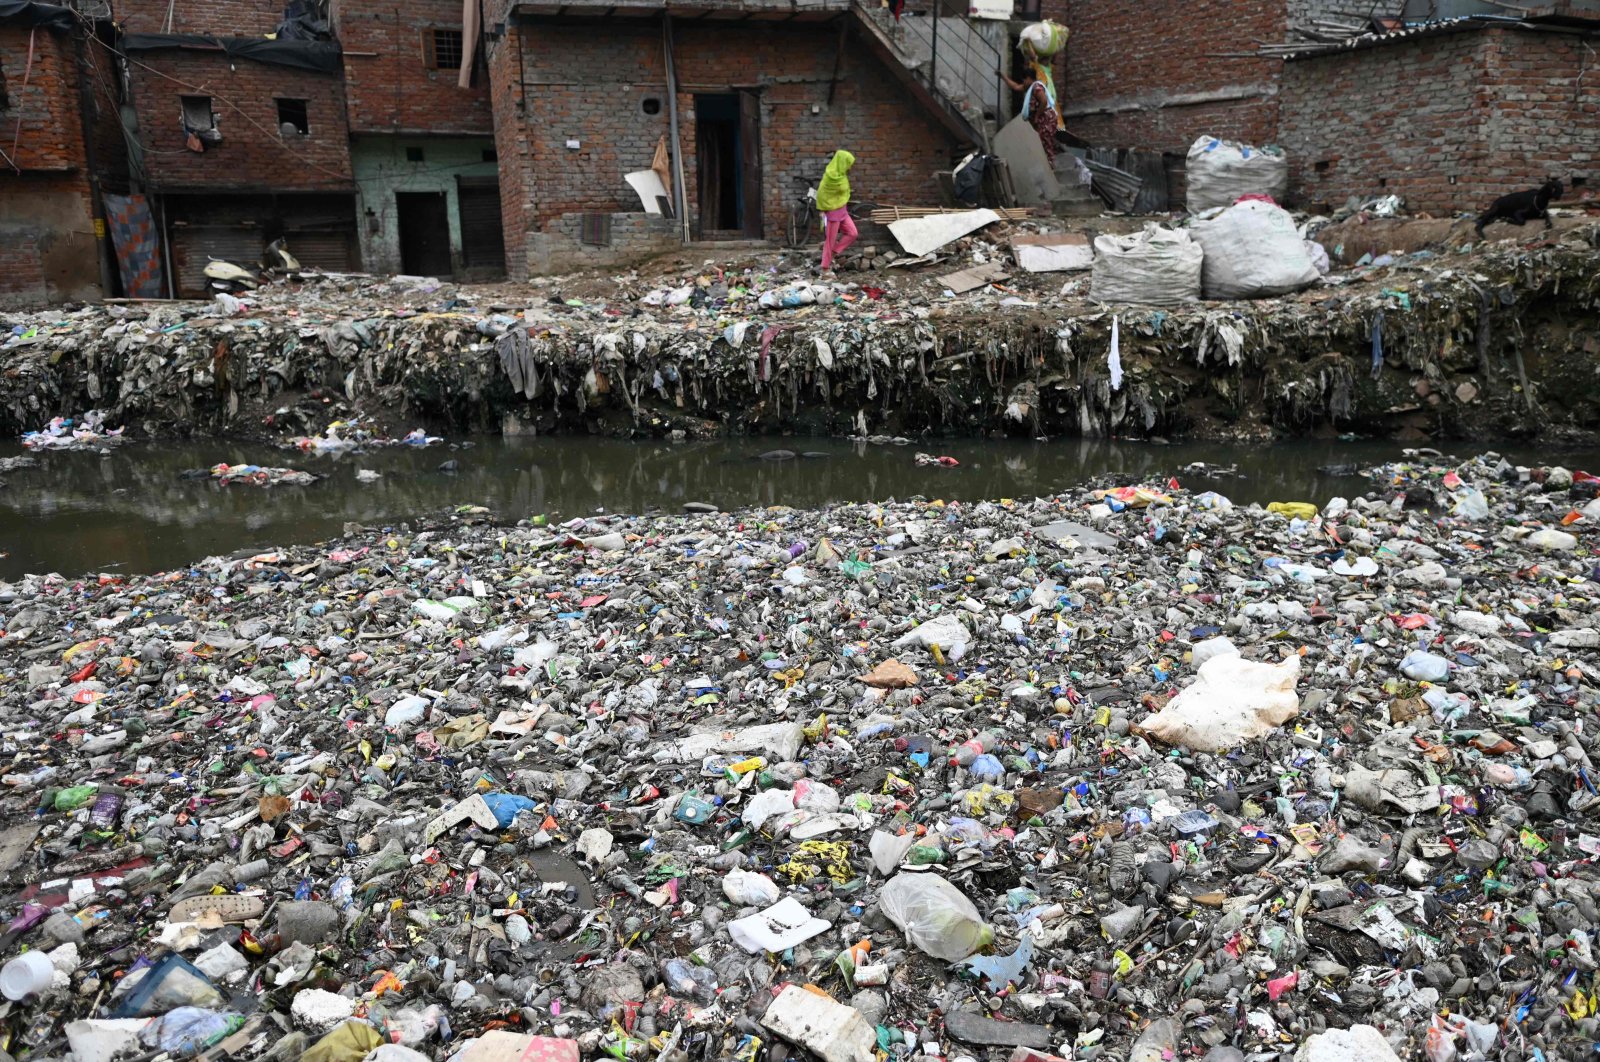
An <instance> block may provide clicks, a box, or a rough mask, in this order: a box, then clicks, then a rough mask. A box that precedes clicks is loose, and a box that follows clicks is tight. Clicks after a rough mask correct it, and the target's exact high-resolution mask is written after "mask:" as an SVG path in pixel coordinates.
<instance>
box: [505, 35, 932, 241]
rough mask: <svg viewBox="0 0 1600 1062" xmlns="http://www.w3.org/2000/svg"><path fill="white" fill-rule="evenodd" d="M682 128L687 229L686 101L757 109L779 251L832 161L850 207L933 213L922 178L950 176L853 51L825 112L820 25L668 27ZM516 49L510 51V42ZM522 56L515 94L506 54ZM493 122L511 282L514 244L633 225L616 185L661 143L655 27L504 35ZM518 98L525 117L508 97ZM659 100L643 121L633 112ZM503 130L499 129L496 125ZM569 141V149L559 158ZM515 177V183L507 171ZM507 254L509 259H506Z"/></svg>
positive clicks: (692, 158)
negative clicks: (745, 93) (581, 223)
mask: <svg viewBox="0 0 1600 1062" xmlns="http://www.w3.org/2000/svg"><path fill="white" fill-rule="evenodd" d="M675 35H676V62H677V77H678V82H679V89H680V92H679V99H678V106H679V123H680V129H681V138H682V143H683V151H684V174H685V181H686V183H687V184H688V195H689V199H690V217H691V219H693V218H695V217H696V216H697V215H698V208H699V203H698V194H697V187H696V186H697V181H696V173H697V170H696V164H697V158H696V150H695V143H696V128H695V116H694V112H695V107H694V96H695V94H696V93H702V92H703V93H718V92H727V91H729V90H730V88H732V87H752V88H758V89H759V91H760V100H761V159H762V184H761V216H762V222H763V227H764V235H765V236H766V237H767V238H776V237H779V236H780V235H781V234H782V232H783V228H784V224H785V219H786V217H787V213H788V207H789V204H790V202H791V201H792V200H793V197H794V195H795V194H796V191H797V185H796V182H795V181H794V180H793V179H792V177H793V176H794V175H796V174H802V173H811V174H813V175H815V174H820V172H821V170H822V167H823V166H825V165H826V163H827V160H828V158H829V157H830V155H831V154H832V152H833V151H834V149H835V148H840V147H846V148H849V149H850V150H851V151H852V152H854V153H855V155H856V160H857V161H856V167H855V170H854V172H853V173H852V175H851V183H852V185H853V186H854V188H855V194H856V197H857V198H858V199H863V200H869V201H874V202H882V203H904V204H926V203H931V202H934V201H936V198H937V193H936V190H935V185H934V182H933V179H932V177H931V174H932V173H933V171H934V170H936V169H938V168H940V167H944V166H948V165H949V164H950V151H951V149H952V144H951V142H950V139H949V137H948V136H947V134H946V133H945V132H944V130H943V128H942V127H941V126H939V125H938V124H937V123H936V122H935V121H934V120H933V119H932V118H931V117H929V116H928V115H927V114H926V112H925V111H924V110H923V109H922V108H921V106H920V105H919V104H917V103H916V102H915V101H914V100H913V99H912V97H911V96H910V95H909V94H908V93H907V92H906V91H905V89H904V88H903V87H902V86H901V85H900V83H899V82H898V81H897V80H895V78H894V76H893V74H892V73H891V72H890V71H888V70H887V69H885V68H884V67H883V66H882V65H881V64H880V63H879V62H878V61H877V60H876V59H874V58H873V57H872V56H871V55H870V54H869V53H868V52H867V51H866V49H865V47H864V46H862V45H861V44H859V43H857V42H856V41H855V40H854V39H851V41H850V42H849V43H848V45H847V47H846V49H845V52H844V63H843V67H842V69H841V73H840V77H839V81H838V85H837V89H836V91H835V95H834V101H833V103H832V104H831V105H830V104H829V103H828V86H829V80H830V77H831V75H832V72H833V66H834V55H835V48H836V43H837V41H838V30H837V27H836V26H834V25H830V24H826V23H822V24H812V23H799V22H790V23H784V24H782V25H778V24H774V23H768V22H752V23H739V24H737V25H709V24H693V23H687V22H680V23H677V24H676V25H675ZM519 38H520V40H519ZM519 44H520V47H521V64H520V68H521V75H522V76H521V84H519V85H517V86H512V85H510V83H509V82H510V80H511V79H515V78H517V74H518V65H517V63H516V54H517V49H518V46H519ZM494 69H495V70H496V79H497V80H496V89H495V91H496V110H497V114H496V120H497V141H498V143H499V151H500V160H501V172H502V178H501V180H502V185H501V188H502V198H503V199H504V200H505V203H506V227H507V257H508V259H509V262H510V265H511V268H512V270H513V273H515V272H516V271H517V270H518V269H519V266H520V264H521V263H522V262H526V261H529V260H530V259H531V258H533V257H534V255H532V254H531V253H530V252H529V250H528V248H527V246H526V241H525V240H524V239H523V238H522V237H521V236H520V235H519V233H518V230H519V228H520V229H522V230H524V231H538V230H543V229H545V228H547V226H548V225H549V223H550V222H552V221H553V220H554V219H556V218H558V217H560V216H562V215H567V214H574V213H579V212H602V213H613V212H618V211H624V212H637V211H638V210H639V202H638V198H637V197H636V196H635V195H634V194H633V192H632V191H631V190H630V189H629V188H628V186H627V184H626V183H625V182H624V181H623V179H622V178H623V174H625V173H628V172H631V171H633V170H638V169H646V168H648V167H649V165H650V159H651V156H652V154H653V153H654V151H655V147H656V143H657V140H658V139H659V138H660V137H661V136H662V135H664V134H666V133H667V132H668V127H669V123H668V108H667V106H666V100H665V96H664V93H665V88H666V74H665V65H664V61H663V57H662V48H661V27H660V24H659V23H658V22H655V21H654V20H652V21H651V23H649V24H648V25H642V26H641V25H634V24H632V23H624V22H621V21H617V22H613V23H608V24H606V25H605V26H604V27H603V29H602V28H600V27H597V26H596V25H594V24H589V25H585V24H573V23H553V22H546V23H537V24H525V25H523V26H521V27H520V29H519V28H517V27H513V28H512V29H510V30H508V39H507V41H505V42H502V44H501V45H500V46H499V48H497V54H496V56H495V68H494ZM524 86H525V90H526V92H527V99H526V101H525V108H524V111H523V112H522V113H520V114H519V113H518V112H517V111H516V110H515V100H514V99H511V98H506V99H505V101H504V104H509V106H506V105H504V104H502V98H503V97H508V96H514V95H515V94H516V93H517V92H520V91H522V90H523V89H524ZM647 98H649V99H654V100H659V101H660V102H661V104H662V105H661V107H660V110H659V112H658V113H655V114H649V113H646V111H645V110H644V108H643V104H644V101H645V100H646V99H647ZM508 117H509V118H511V119H512V120H511V121H509V122H508V121H507V118H508ZM569 139H575V140H577V141H578V142H579V144H580V147H579V148H578V149H576V150H573V149H569V148H568V147H566V142H567V141H568V140H569ZM513 170H518V171H520V172H519V173H516V174H513V173H512V172H511V171H513ZM514 247H515V249H514Z"/></svg>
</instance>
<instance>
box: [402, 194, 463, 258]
mask: <svg viewBox="0 0 1600 1062" xmlns="http://www.w3.org/2000/svg"><path fill="white" fill-rule="evenodd" d="M394 209H395V217H396V218H397V219H398V220H399V222H400V269H401V271H402V272H404V273H406V274H407V275H409V276H414V277H447V276H449V275H450V211H449V207H448V204H447V203H446V202H445V198H444V193H443V192H396V193H395V194H394Z"/></svg>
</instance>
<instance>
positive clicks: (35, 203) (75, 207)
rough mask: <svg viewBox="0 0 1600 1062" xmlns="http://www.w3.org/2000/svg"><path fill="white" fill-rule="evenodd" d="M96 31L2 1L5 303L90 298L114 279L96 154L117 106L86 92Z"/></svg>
mask: <svg viewBox="0 0 1600 1062" xmlns="http://www.w3.org/2000/svg"><path fill="white" fill-rule="evenodd" d="M95 32H97V28H96V27H95V26H93V25H91V24H87V23H85V22H84V21H83V20H81V19H79V18H78V17H77V16H76V15H75V14H74V13H73V12H72V11H70V10H68V9H67V8H64V7H54V8H46V7H45V6H44V5H32V6H31V7H30V6H27V5H21V4H16V5H7V4H3V3H0V305H5V304H10V303H36V302H41V301H50V302H64V301H68V300H72V299H82V298H91V297H94V296H96V295H98V294H100V291H101V285H102V281H103V278H104V277H105V276H106V275H107V274H105V273H104V272H103V271H102V265H103V264H105V263H106V262H107V259H106V257H105V256H106V254H107V253H108V252H107V251H106V250H105V248H104V246H103V244H104V232H105V230H104V225H103V222H101V221H100V220H99V219H100V217H101V214H100V208H99V204H98V200H97V195H98V189H97V187H96V183H95V180H94V175H93V174H94V170H95V169H96V167H95V166H93V165H91V161H90V160H91V155H92V154H93V152H94V148H95V147H96V146H97V143H96V142H97V141H98V130H99V126H100V124H101V123H102V119H103V117H104V115H106V114H107V113H110V114H112V115H113V117H114V111H110V110H109V108H108V107H106V106H105V105H103V104H102V103H100V102H97V101H96V100H95V99H94V98H93V96H89V95H86V92H85V88H86V84H87V82H86V78H87V70H86V69H85V66H84V63H85V51H86V49H88V48H89V47H91V46H92V45H91V39H92V34H94V33H95ZM107 161H108V163H114V162H115V161H116V159H115V155H114V154H113V155H112V157H110V158H108V160H107ZM97 234H98V235H97Z"/></svg>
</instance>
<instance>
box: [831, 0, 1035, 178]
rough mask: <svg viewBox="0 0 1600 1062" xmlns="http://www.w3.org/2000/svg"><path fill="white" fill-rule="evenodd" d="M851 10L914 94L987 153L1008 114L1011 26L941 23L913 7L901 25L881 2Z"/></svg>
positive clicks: (962, 20) (868, 0)
mask: <svg viewBox="0 0 1600 1062" xmlns="http://www.w3.org/2000/svg"><path fill="white" fill-rule="evenodd" d="M933 2H934V3H937V2H939V0H933ZM850 8H851V12H852V14H853V15H854V17H855V19H856V23H857V25H858V26H859V27H860V28H861V29H862V31H863V36H864V37H865V39H866V41H867V43H868V45H869V46H871V47H872V48H873V50H874V51H876V52H878V54H879V56H880V57H881V58H883V59H884V60H885V61H886V62H887V63H888V64H889V66H890V68H891V69H893V70H895V72H896V73H897V74H898V75H899V76H900V77H901V80H902V81H904V82H905V83H906V85H907V87H909V88H911V90H912V92H913V94H915V95H917V96H919V97H920V98H922V99H923V100H924V102H926V103H928V104H929V105H930V106H931V107H932V108H933V109H934V111H935V114H936V116H937V117H939V118H940V120H941V121H942V122H943V123H944V124H945V125H946V126H947V127H948V128H949V129H950V130H951V131H952V132H954V133H956V134H958V135H959V136H962V137H964V138H966V139H967V140H968V141H970V142H971V143H972V144H973V145H975V146H979V147H983V148H985V149H987V148H988V146H989V143H990V141H991V139H992V138H993V136H994V132H995V130H996V129H997V128H998V124H997V120H998V119H999V117H1000V115H1001V113H1002V110H1001V108H1002V106H1003V102H1002V101H1003V98H1004V97H1003V96H1002V92H1003V90H1004V86H1003V84H1002V83H1001V81H1000V68H1001V66H1002V64H1003V62H1004V56H1005V52H1006V48H1007V46H1008V36H1007V27H1006V24H1005V23H1004V22H998V21H992V20H987V19H968V18H966V17H964V16H960V15H945V14H941V15H940V16H939V18H938V19H937V20H935V19H934V17H933V14H932V12H931V10H929V11H921V10H919V11H912V10H910V5H909V4H908V5H907V10H905V11H904V12H903V13H902V14H901V17H900V20H899V21H898V22H897V21H895V17H894V14H893V12H891V11H890V10H889V9H888V8H886V7H882V6H880V5H879V2H878V0H854V2H853V3H852V4H851V5H850ZM936 27H937V28H936Z"/></svg>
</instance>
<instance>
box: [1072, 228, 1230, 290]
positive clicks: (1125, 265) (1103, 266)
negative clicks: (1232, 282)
mask: <svg viewBox="0 0 1600 1062" xmlns="http://www.w3.org/2000/svg"><path fill="white" fill-rule="evenodd" d="M1203 253H1204V252H1202V251H1201V249H1200V245H1199V244H1197V243H1195V242H1194V241H1193V240H1192V239H1190V238H1189V234H1188V233H1187V232H1184V231H1183V230H1182V229H1166V228H1162V227H1161V226H1160V225H1156V224H1154V223H1151V224H1149V225H1146V226H1145V228H1144V231H1143V232H1138V233H1134V234H1133V235H1131V236H1096V237H1095V240H1094V271H1093V272H1092V273H1091V274H1090V278H1089V297H1090V298H1091V299H1093V300H1094V301H1096V302H1112V303H1121V302H1127V303H1138V304H1143V305H1147V306H1177V305H1179V304H1181V303H1185V302H1196V301H1198V300H1199V298H1200V259H1201V257H1202V255H1203Z"/></svg>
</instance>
